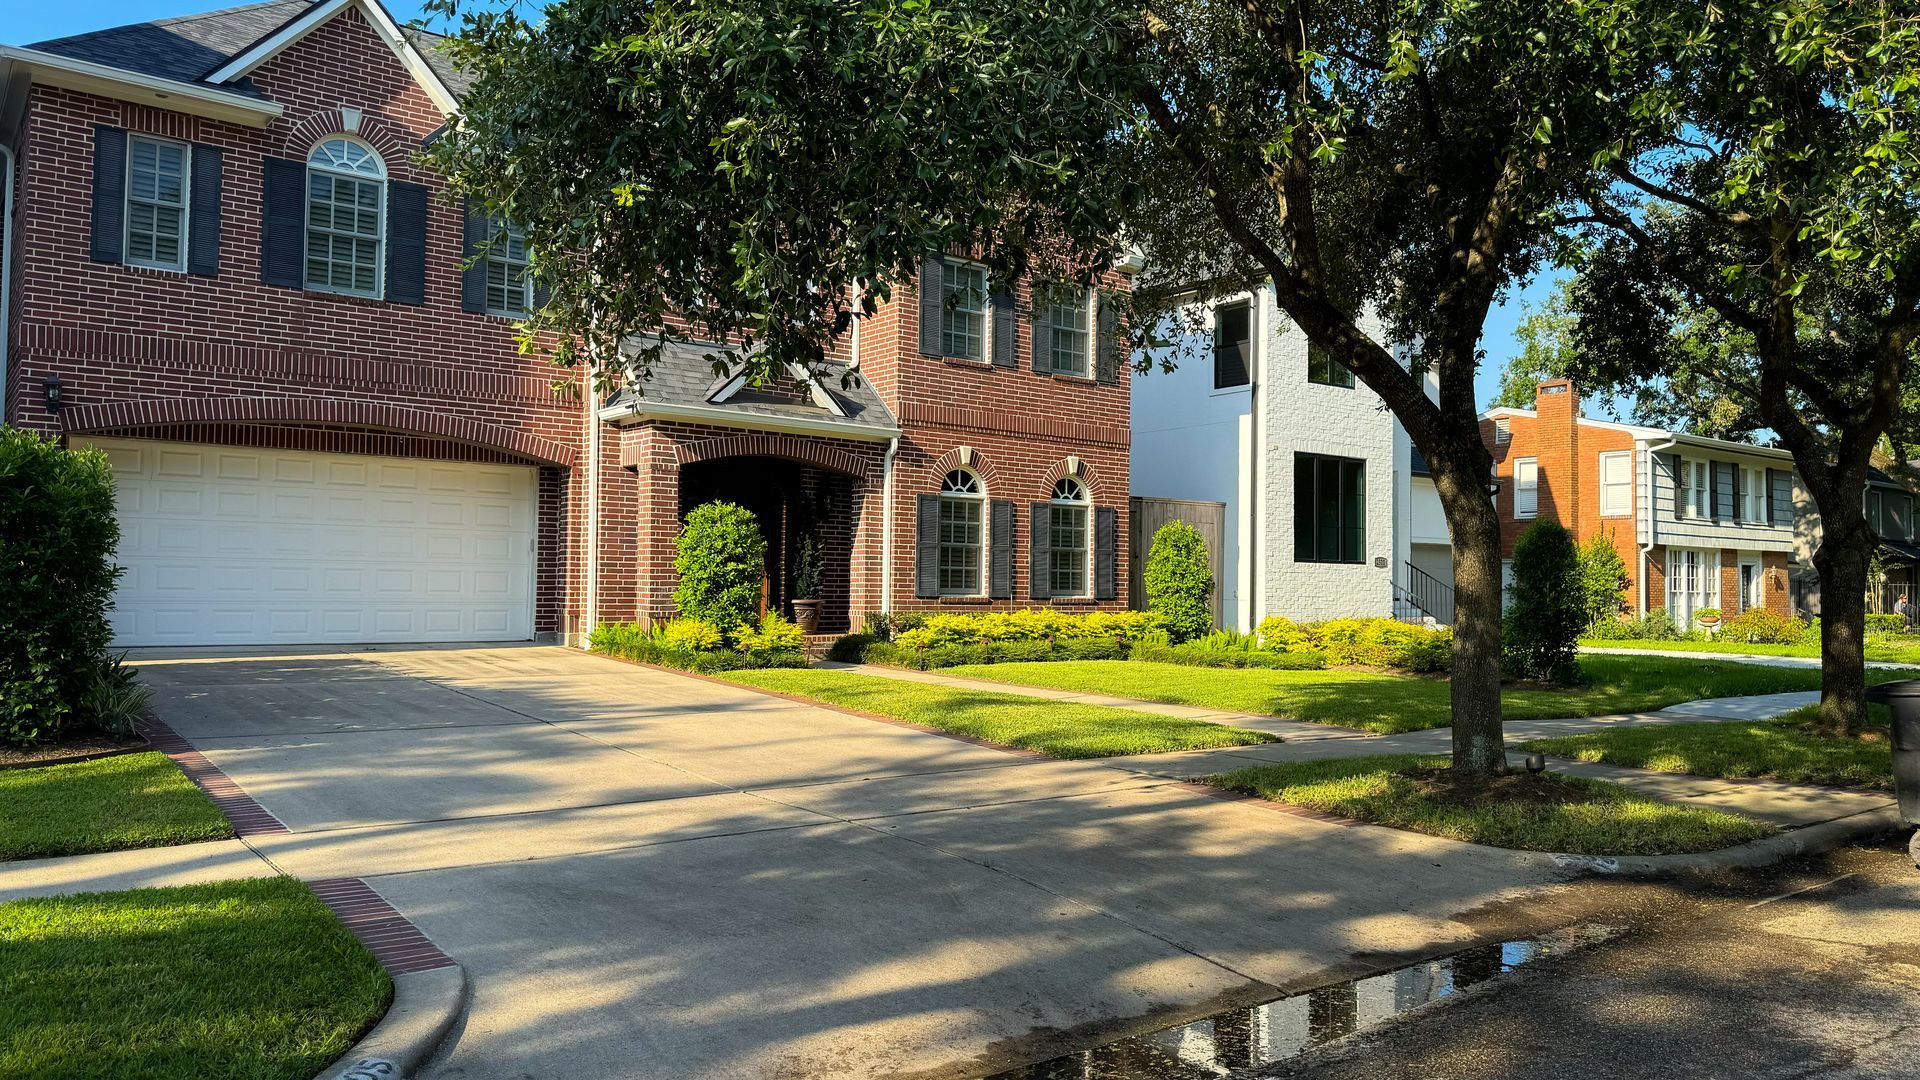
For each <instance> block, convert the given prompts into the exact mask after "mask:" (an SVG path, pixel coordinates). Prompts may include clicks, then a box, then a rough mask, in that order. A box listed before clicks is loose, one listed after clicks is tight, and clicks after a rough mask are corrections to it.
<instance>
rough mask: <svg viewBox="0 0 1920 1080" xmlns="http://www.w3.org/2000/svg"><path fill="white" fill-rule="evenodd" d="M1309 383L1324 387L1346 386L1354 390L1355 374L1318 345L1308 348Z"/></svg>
mask: <svg viewBox="0 0 1920 1080" xmlns="http://www.w3.org/2000/svg"><path fill="white" fill-rule="evenodd" d="M1307 381H1308V382H1312V383H1319V384H1320V385H1322V386H1344V387H1346V388H1347V389H1349V390H1351V389H1353V372H1351V371H1349V370H1347V366H1346V365H1345V364H1342V363H1341V362H1340V361H1338V360H1335V359H1334V358H1333V354H1332V353H1330V352H1328V351H1327V350H1325V349H1323V348H1321V347H1320V346H1318V345H1309V346H1307Z"/></svg>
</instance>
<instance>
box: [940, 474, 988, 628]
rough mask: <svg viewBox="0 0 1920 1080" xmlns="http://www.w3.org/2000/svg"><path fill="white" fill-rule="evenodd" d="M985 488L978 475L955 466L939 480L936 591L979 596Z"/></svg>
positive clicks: (948, 594) (946, 594) (983, 547)
mask: <svg viewBox="0 0 1920 1080" xmlns="http://www.w3.org/2000/svg"><path fill="white" fill-rule="evenodd" d="M986 505H987V499H986V492H984V491H982V490H981V488H980V478H979V477H977V476H975V475H973V474H972V473H970V472H968V471H967V470H965V469H955V470H953V471H952V472H950V473H948V474H947V475H946V479H945V480H943V481H942V482H941V484H940V559H939V571H940V575H939V576H940V581H939V584H940V595H942V596H979V595H981V593H982V592H983V591H984V590H983V589H982V588H981V587H980V583H981V579H982V577H983V574H982V567H983V566H984V564H985V561H986V544H985V542H984V533H985V527H984V522H985V519H986Z"/></svg>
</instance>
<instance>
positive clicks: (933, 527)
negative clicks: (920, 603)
mask: <svg viewBox="0 0 1920 1080" xmlns="http://www.w3.org/2000/svg"><path fill="white" fill-rule="evenodd" d="M918 502H919V525H918V528H916V529H915V530H914V537H913V594H914V595H915V596H918V597H920V598H922V599H931V598H933V597H936V596H939V595H940V496H938V495H922V496H920V497H919V500H918Z"/></svg>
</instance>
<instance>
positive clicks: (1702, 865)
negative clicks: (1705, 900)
mask: <svg viewBox="0 0 1920 1080" xmlns="http://www.w3.org/2000/svg"><path fill="white" fill-rule="evenodd" d="M1904 825H1905V822H1903V821H1902V820H1901V817H1900V811H1899V808H1898V807H1894V806H1885V807H1882V808H1880V809H1878V810H1866V811H1863V812H1861V813H1858V814H1851V815H1848V816H1847V817H1840V818H1832V819H1830V820H1827V821H1822V822H1820V823H1819V824H1817V825H1808V826H1806V827H1805V828H1800V829H1794V830H1792V831H1790V832H1783V833H1781V834H1779V835H1778V836H1769V837H1766V838H1764V839H1760V840H1755V841H1752V842H1750V843H1746V844H1741V845H1739V846H1737V847H1730V848H1722V849H1720V850H1719V851H1701V852H1696V853H1694V854H1691V855H1619V856H1606V855H1564V854H1555V855H1546V856H1543V857H1542V858H1544V859H1545V860H1546V861H1547V862H1549V863H1551V865H1553V866H1554V867H1555V868H1556V869H1559V870H1564V871H1569V872H1571V873H1572V874H1574V875H1576V876H1584V875H1589V874H1591V875H1596V876H1601V877H1625V878H1668V877H1679V876H1684V875H1689V874H1706V873H1712V872H1713V871H1716V870H1730V869H1734V868H1736V867H1756V866H1772V865H1773V864H1774V863H1777V862H1781V861H1783V860H1785V859H1790V858H1793V857H1794V856H1796V855H1817V854H1819V853H1821V852H1823V851H1831V850H1833V849H1834V848H1837V847H1839V846H1840V845H1842V844H1845V843H1847V842H1849V841H1852V840H1864V839H1870V838H1872V837H1876V836H1882V835H1885V834H1887V833H1890V832H1893V831H1894V830H1896V829H1900V828H1903V827H1904Z"/></svg>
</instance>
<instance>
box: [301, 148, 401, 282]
mask: <svg viewBox="0 0 1920 1080" xmlns="http://www.w3.org/2000/svg"><path fill="white" fill-rule="evenodd" d="M386 179H387V168H386V165H385V164H383V163H382V162H381V161H380V155H378V154H376V153H374V152H373V150H372V148H371V147H368V146H367V145H366V144H364V143H361V142H358V141H356V140H353V139H348V138H339V137H336V138H331V139H327V140H325V141H324V142H322V143H321V144H320V145H318V146H316V147H314V148H313V152H312V153H311V154H309V155H307V270H306V282H307V288H309V289H321V290H325V291H327V292H337V293H346V294H347V295H349V296H370V297H378V296H379V295H380V290H381V276H382V271H383V268H382V263H381V259H382V252H381V247H382V244H381V238H382V237H383V236H384V235H385V230H386V210H387V183H386Z"/></svg>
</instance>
